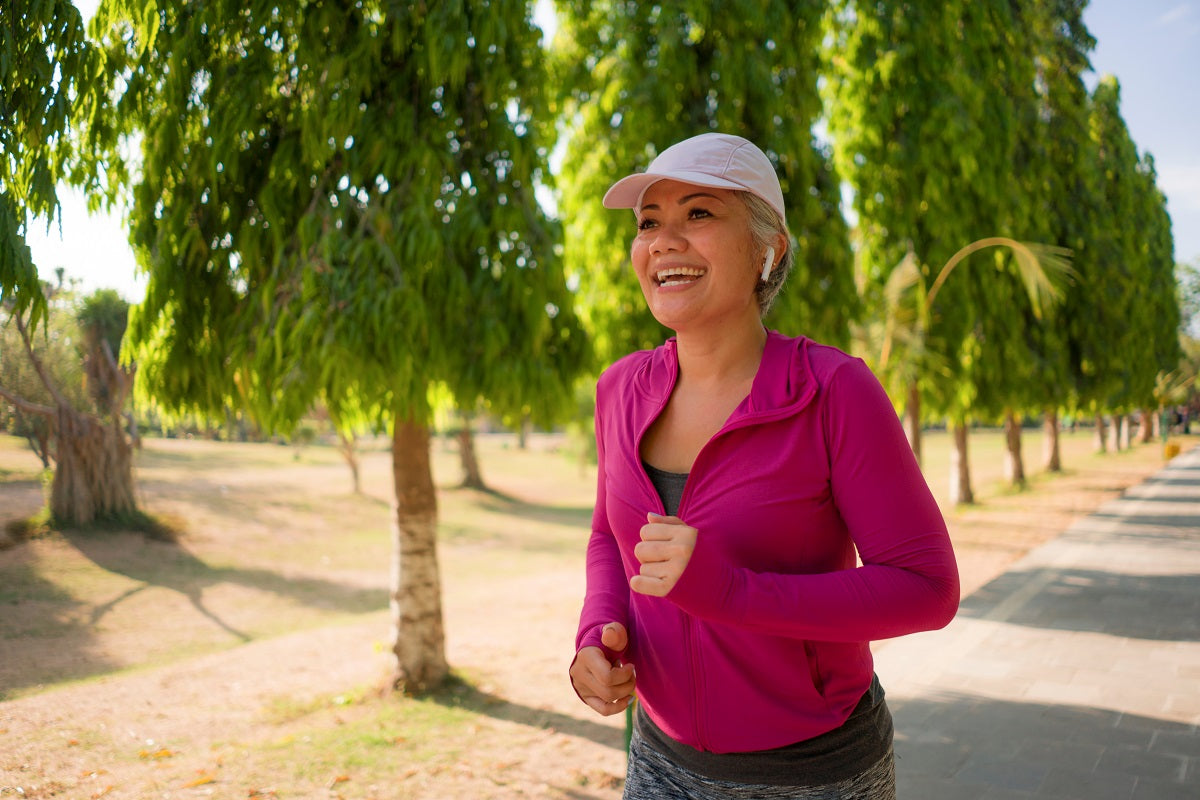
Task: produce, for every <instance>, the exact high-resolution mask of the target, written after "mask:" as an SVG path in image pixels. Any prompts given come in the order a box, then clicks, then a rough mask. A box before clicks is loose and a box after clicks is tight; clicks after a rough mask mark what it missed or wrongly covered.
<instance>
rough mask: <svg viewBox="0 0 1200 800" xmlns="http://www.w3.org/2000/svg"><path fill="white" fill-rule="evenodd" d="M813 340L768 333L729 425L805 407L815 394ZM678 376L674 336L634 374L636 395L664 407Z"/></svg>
mask: <svg viewBox="0 0 1200 800" xmlns="http://www.w3.org/2000/svg"><path fill="white" fill-rule="evenodd" d="M811 345H812V340H811V339H808V338H806V337H803V336H800V337H796V338H791V337H788V336H784V335H783V334H781V333H779V332H778V331H767V343H766V346H765V347H764V348H763V357H762V361H761V362H760V363H759V365H758V373H757V374H756V375H755V376H754V383H753V384H752V385H751V387H750V395H749V396H748V397H747V398H746V400H745V401H744V402H743V403H742V404H741V405H740V406H738V408H737V410H736V411H734V413H733V415H732V416H731V417H730V420H729V421H730V422H731V423H732V422H736V421H739V420H741V419H743V418H746V419H758V418H760V417H764V416H768V417H776V416H787V415H788V414H793V413H796V412H798V411H800V410H801V409H802V408H804V407H805V406H807V405H808V404H809V403H810V402H811V401H812V399H813V398H814V397H816V394H817V389H818V387H817V381H816V378H815V376H814V375H813V371H812V365H811V363H810V361H809V353H808V350H809V347H810V346H811ZM678 376H679V360H678V355H677V352H676V343H675V337H674V336H672V337H671V338H670V339H667V341H666V342H665V343H663V345H662V346H661V347H658V348H656V349H654V350H652V351H651V352H650V358H649V359H647V360H646V363H645V364H644V365H643V367H642V369H641V370H639V372H638V375H637V380H636V383H637V387H638V390H639V392H640V393H641V394H642V395H643V396H645V397H646V398H647V399H648V400H650V401H651V402H654V403H657V404H659V405H665V404H666V402H667V398H668V397H670V394H671V392H672V390H674V388H675V380H676V378H678Z"/></svg>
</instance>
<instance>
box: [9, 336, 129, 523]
mask: <svg viewBox="0 0 1200 800" xmlns="http://www.w3.org/2000/svg"><path fill="white" fill-rule="evenodd" d="M15 320H16V324H17V330H18V331H19V332H20V334H21V338H22V340H23V341H24V344H25V352H26V354H27V355H28V356H29V359H30V362H31V363H32V364H33V368H34V370H35V371H36V372H37V374H38V378H39V379H40V380H41V382H42V385H43V386H45V387H46V390H47V391H48V392H50V395H51V397H53V398H54V405H55V407H54V409H53V412H52V413H51V414H47V415H46V416H47V417H48V418H49V419H50V420H51V421H52V424H53V426H54V440H55V460H56V462H57V464H56V466H55V470H54V480H53V482H52V483H51V486H50V514H51V516H52V517H53V518H54V519H55V520H56V521H57V522H59V523H62V524H66V525H88V524H90V523H92V522H94V521H95V520H96V519H97V518H100V517H110V518H111V517H122V516H126V515H128V514H131V513H133V512H134V511H136V510H137V502H136V500H135V498H134V483H133V448H132V446H131V445H130V441H129V439H128V438H127V436H126V434H125V430H124V428H123V427H122V420H123V417H122V414H121V411H122V409H123V408H124V407H125V403H126V400H127V399H128V397H129V393H130V392H131V391H132V388H133V376H134V371H133V370H124V369H122V368H121V367H120V366H119V365H118V364H117V361H116V358H114V357H113V353H112V349H111V348H110V347H109V345H108V342H107V341H104V340H103V339H99V340H96V341H94V342H93V343H92V348H91V352H90V353H89V354H88V356H87V358H86V359H85V360H84V374H85V375H86V376H87V379H88V390H89V393H90V394H91V395H92V398H93V399H94V400H95V402H96V406H97V408H99V409H100V411H101V413H102V414H103V415H104V416H105V417H107V420H104V419H101V418H100V417H98V416H96V415H94V414H89V413H87V412H83V411H77V410H76V409H75V408H73V407H72V406H71V404H70V403H69V402H68V401H67V399H66V397H65V396H64V395H63V394H62V392H61V391H59V389H58V387H57V386H55V385H54V382H53V381H52V380H50V375H49V373H48V372H47V371H46V369H45V366H44V365H43V364H42V362H41V359H39V358H38V357H37V353H35V352H34V350H33V343H32V342H31V341H30V338H29V333H28V331H27V330H26V328H25V324H24V322H23V321H22V320H21V318H20V317H15ZM19 405H21V406H22V407H24V408H25V409H26V410H29V411H35V410H38V411H39V413H45V411H46V410H47V407H45V406H34V405H32V404H29V403H21V404H19Z"/></svg>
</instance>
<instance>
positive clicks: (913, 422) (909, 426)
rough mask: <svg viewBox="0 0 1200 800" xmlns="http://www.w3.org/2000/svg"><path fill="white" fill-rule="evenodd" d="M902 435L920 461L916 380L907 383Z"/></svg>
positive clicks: (919, 461) (918, 393)
mask: <svg viewBox="0 0 1200 800" xmlns="http://www.w3.org/2000/svg"><path fill="white" fill-rule="evenodd" d="M904 435H905V436H906V437H908V446H909V447H911V448H912V451H913V455H914V456H916V457H917V464H920V463H921V390H920V388H919V387H918V386H917V383H916V381H913V382H912V383H910V384H909V385H908V400H907V402H905V404H904Z"/></svg>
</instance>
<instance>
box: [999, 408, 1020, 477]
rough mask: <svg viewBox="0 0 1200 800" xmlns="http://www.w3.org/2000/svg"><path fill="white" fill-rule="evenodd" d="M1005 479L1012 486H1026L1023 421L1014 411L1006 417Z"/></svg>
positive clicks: (1009, 412)
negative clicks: (1022, 439) (1022, 452)
mask: <svg viewBox="0 0 1200 800" xmlns="http://www.w3.org/2000/svg"><path fill="white" fill-rule="evenodd" d="M1004 440H1005V443H1006V445H1007V446H1006V448H1005V451H1004V479H1005V480H1007V481H1008V482H1009V484H1010V485H1012V486H1024V485H1025V461H1024V459H1022V458H1021V420H1020V418H1019V417H1017V415H1016V414H1015V413H1014V412H1013V411H1011V410H1010V411H1008V412H1007V413H1006V414H1005V415H1004Z"/></svg>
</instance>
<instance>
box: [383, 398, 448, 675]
mask: <svg viewBox="0 0 1200 800" xmlns="http://www.w3.org/2000/svg"><path fill="white" fill-rule="evenodd" d="M392 478H393V483H394V486H395V492H396V514H395V527H394V529H393V542H392V587H391V604H390V605H391V611H392V622H393V624H394V627H395V639H394V641H393V645H392V652H393V653H395V656H396V663H395V672H394V674H393V677H392V685H393V687H394V688H396V689H399V690H401V691H403V692H405V693H408V694H412V693H416V692H423V691H427V690H429V689H432V688H434V687H436V686H437V685H438V684H440V683H441V682H442V681H443V680H445V678H446V676H447V675H448V674H449V671H450V667H449V665H448V664H447V663H446V641H445V632H444V627H443V621H442V587H441V578H440V574H439V572H438V560H437V495H436V493H435V491H434V486H433V471H432V468H431V464H430V453H429V429H428V428H427V427H426V426H425V425H424V424H423V423H419V422H414V421H412V420H409V419H400V418H399V417H397V419H396V423H395V429H394V431H393V433H392Z"/></svg>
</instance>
